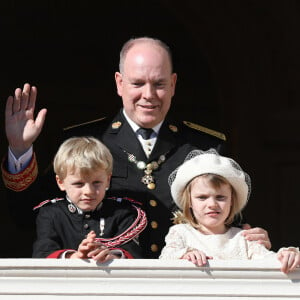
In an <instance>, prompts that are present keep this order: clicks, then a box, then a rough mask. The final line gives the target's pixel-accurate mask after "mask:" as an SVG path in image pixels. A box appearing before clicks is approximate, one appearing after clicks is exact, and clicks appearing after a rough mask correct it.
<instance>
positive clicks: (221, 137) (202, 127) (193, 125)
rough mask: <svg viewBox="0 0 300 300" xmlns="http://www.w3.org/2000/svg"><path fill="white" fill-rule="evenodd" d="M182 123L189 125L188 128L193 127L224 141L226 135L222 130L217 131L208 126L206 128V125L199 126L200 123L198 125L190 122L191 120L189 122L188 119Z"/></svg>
mask: <svg viewBox="0 0 300 300" xmlns="http://www.w3.org/2000/svg"><path fill="white" fill-rule="evenodd" d="M183 124H184V125H186V126H188V127H190V128H193V129H195V130H198V131H202V132H204V133H207V134H210V135H212V136H215V137H217V138H219V139H221V140H223V141H226V136H225V134H224V133H222V132H219V131H215V130H212V129H210V128H207V127H204V126H201V125H198V124H195V123H192V122H189V121H183Z"/></svg>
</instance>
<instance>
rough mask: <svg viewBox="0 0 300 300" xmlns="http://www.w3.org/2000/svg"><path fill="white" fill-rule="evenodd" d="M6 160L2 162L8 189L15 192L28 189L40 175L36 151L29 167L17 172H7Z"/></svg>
mask: <svg viewBox="0 0 300 300" xmlns="http://www.w3.org/2000/svg"><path fill="white" fill-rule="evenodd" d="M4 162H5V160H3V161H2V164H1V171H2V178H3V182H4V184H5V186H6V187H7V188H8V189H10V190H12V191H15V192H21V191H24V190H25V189H27V188H28V187H29V186H30V185H31V184H32V183H33V182H34V181H35V180H36V178H37V175H38V165H37V161H36V156H35V153H33V156H32V159H31V161H30V163H29V165H28V167H27V168H26V169H25V170H23V171H21V172H19V173H17V174H11V173H9V172H7V170H6V169H5V167H4Z"/></svg>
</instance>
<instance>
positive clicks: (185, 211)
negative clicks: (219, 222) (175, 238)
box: [173, 174, 240, 228]
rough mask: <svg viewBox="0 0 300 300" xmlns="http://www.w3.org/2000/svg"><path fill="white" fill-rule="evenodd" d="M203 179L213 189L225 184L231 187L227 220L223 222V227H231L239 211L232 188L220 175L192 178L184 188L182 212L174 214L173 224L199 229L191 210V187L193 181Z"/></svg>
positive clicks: (203, 175)
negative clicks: (186, 224) (185, 224)
mask: <svg viewBox="0 0 300 300" xmlns="http://www.w3.org/2000/svg"><path fill="white" fill-rule="evenodd" d="M199 177H203V178H205V179H206V180H207V182H208V183H209V184H211V185H212V187H214V188H219V187H220V186H221V185H223V184H227V185H229V186H230V187H231V209H230V212H229V215H228V217H227V219H226V220H225V225H231V224H232V222H233V220H234V218H235V216H236V215H237V214H240V210H239V208H238V201H237V195H236V192H235V190H234V188H233V187H232V185H231V184H230V183H229V181H228V180H227V179H225V178H224V177H222V176H220V175H215V174H202V175H199V176H197V177H194V178H193V179H192V180H191V181H190V182H189V183H188V184H187V185H186V187H185V189H184V190H183V193H182V198H181V199H182V201H181V203H182V211H181V210H178V211H176V212H175V213H174V218H173V222H174V224H179V223H189V224H191V225H192V226H193V227H195V228H198V227H200V226H199V224H198V222H197V220H196V219H195V217H194V214H193V210H192V208H191V187H192V184H193V182H194V180H195V179H197V178H199Z"/></svg>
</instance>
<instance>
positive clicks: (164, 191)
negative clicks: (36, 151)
mask: <svg viewBox="0 0 300 300" xmlns="http://www.w3.org/2000/svg"><path fill="white" fill-rule="evenodd" d="M64 133H65V137H64V138H68V137H71V136H82V135H87V136H94V137H96V138H98V139H100V140H101V141H102V142H103V143H104V144H105V145H106V146H107V147H108V148H109V149H110V151H111V153H112V155H113V158H114V166H113V174H112V178H111V186H110V188H109V191H108V195H110V196H116V197H129V198H132V199H135V200H137V201H139V202H141V203H142V208H143V210H144V211H145V212H146V214H147V219H148V226H147V228H146V229H145V230H144V231H143V233H142V234H141V235H140V245H141V248H142V250H143V257H144V258H158V256H159V254H160V251H161V249H162V247H163V246H164V245H165V241H164V238H165V236H166V234H167V233H168V229H169V227H170V226H171V225H172V212H173V211H174V209H176V206H175V203H174V202H173V200H172V197H171V193H170V187H169V185H168V176H169V175H170V173H171V172H172V171H173V170H174V169H176V168H177V167H178V166H179V165H180V164H181V163H182V162H183V161H184V159H185V157H186V156H187V154H188V153H189V152H190V151H191V150H193V149H201V150H208V149H210V148H215V149H216V150H217V151H218V152H219V153H222V152H223V147H224V140H225V138H224V136H223V135H222V134H219V133H216V132H213V131H210V130H209V129H208V130H207V129H206V128H204V129H203V128H202V127H200V126H198V125H196V124H192V123H189V122H176V121H172V120H169V119H166V120H165V121H164V122H163V124H162V126H161V128H160V131H159V134H158V136H157V141H156V144H155V146H154V148H153V150H152V152H151V155H150V156H149V158H147V157H146V155H145V153H144V150H143V148H142V146H141V144H140V142H139V140H138V138H137V137H136V134H135V132H133V130H132V128H131V127H130V125H129V124H128V122H127V121H126V119H125V117H124V115H123V113H122V111H120V112H119V113H118V114H117V115H116V116H115V117H114V118H111V119H109V118H104V119H101V120H98V121H95V122H90V123H86V124H81V125H78V126H74V127H71V128H68V129H67V130H65V132H64ZM130 155H131V157H132V155H133V156H134V157H135V160H136V162H139V161H142V162H145V163H146V164H148V163H150V162H158V161H159V160H160V157H161V156H162V155H163V156H164V157H165V160H164V161H163V162H162V163H160V164H159V167H158V168H157V169H156V170H154V171H153V172H152V175H153V178H154V182H155V188H154V189H149V188H148V186H147V184H144V183H143V182H142V181H141V179H142V177H143V176H144V175H145V172H144V170H143V169H139V168H138V167H137V163H134V162H132V161H129V156H130ZM54 178H55V177H54V174H52V179H49V177H48V179H47V181H46V183H47V184H46V185H44V186H45V188H44V189H45V190H47V192H48V193H49V192H50V191H51V189H50V187H49V182H50V181H53V186H54V187H55V188H54V191H55V194H52V196H51V197H54V196H56V195H57V193H58V188H57V187H56V183H55V181H54ZM39 181H40V177H39V178H38V180H36V181H35V182H34V183H33V184H31V186H30V187H29V188H27V189H26V190H25V192H26V193H29V194H30V195H27V199H32V200H33V199H36V197H37V196H36V195H37V194H36V193H37V188H36V186H39V187H40V186H41V184H40V183H39ZM30 190H31V192H30ZM42 190H43V189H42ZM52 190H53V189H52ZM40 191H41V188H40ZM22 193H24V192H22ZM22 193H13V194H14V195H11V197H10V198H13V197H14V199H13V200H12V201H18V200H17V199H16V197H18V195H17V194H22ZM45 197H46V198H45ZM47 197H48V198H49V194H48V196H47V195H44V198H42V199H47ZM39 199H41V198H39ZM18 202H19V205H21V206H24V205H26V204H25V203H24V198H22V201H18ZM24 209H25V208H24ZM12 212H13V214H15V215H16V211H15V210H14V209H13V210H12ZM16 216H17V215H16ZM18 216H19V217H16V219H17V220H18V222H19V223H20V222H21V221H22V219H23V218H24V216H23V218H22V215H21V216H20V214H19V215H18ZM27 222H28V221H27ZM22 224H24V222H23V223H22Z"/></svg>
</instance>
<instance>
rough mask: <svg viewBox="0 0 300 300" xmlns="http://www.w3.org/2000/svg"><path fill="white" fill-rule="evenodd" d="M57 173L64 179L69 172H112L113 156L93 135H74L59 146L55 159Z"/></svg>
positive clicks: (82, 173) (54, 165)
mask: <svg viewBox="0 0 300 300" xmlns="http://www.w3.org/2000/svg"><path fill="white" fill-rule="evenodd" d="M53 167H54V172H55V174H56V175H57V176H58V177H59V178H60V179H61V180H62V179H64V178H66V176H67V173H68V172H75V171H79V172H80V174H81V175H83V176H86V175H89V174H91V173H92V172H94V171H95V170H99V169H102V170H105V171H106V172H107V174H108V175H110V174H111V173H112V168H113V158H112V155H111V153H110V151H109V150H108V148H107V147H106V146H105V145H104V144H103V143H101V142H100V141H99V140H97V139H95V138H93V137H88V136H84V137H72V138H69V139H67V140H66V141H64V142H63V143H62V144H61V146H60V147H59V149H58V151H57V153H56V155H55V157H54V161H53Z"/></svg>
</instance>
